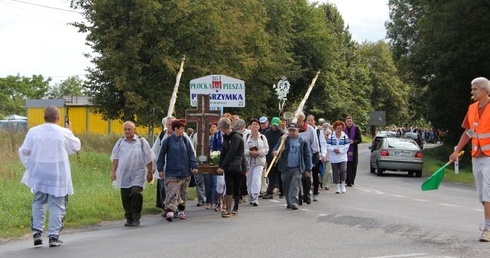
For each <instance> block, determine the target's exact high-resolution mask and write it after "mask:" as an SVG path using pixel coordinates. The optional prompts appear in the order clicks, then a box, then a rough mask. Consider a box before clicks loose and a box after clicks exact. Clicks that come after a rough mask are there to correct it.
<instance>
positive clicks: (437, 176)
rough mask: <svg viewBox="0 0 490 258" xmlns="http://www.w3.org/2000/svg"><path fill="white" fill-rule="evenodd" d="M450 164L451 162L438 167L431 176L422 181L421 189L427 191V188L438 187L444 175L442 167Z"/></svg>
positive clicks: (434, 188) (433, 188)
mask: <svg viewBox="0 0 490 258" xmlns="http://www.w3.org/2000/svg"><path fill="white" fill-rule="evenodd" d="M449 164H451V162H448V163H446V164H445V165H444V166H442V167H441V168H439V169H438V170H437V171H436V172H434V174H432V176H430V177H429V178H427V179H426V180H425V181H424V182H423V183H422V186H421V188H422V191H429V190H436V189H438V188H439V185H440V184H441V182H442V178H443V177H444V169H445V168H446V167H447V166H448V165H449Z"/></svg>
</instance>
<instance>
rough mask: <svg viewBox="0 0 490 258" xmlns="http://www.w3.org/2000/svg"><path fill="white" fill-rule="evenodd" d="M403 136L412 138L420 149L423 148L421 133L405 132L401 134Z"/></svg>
mask: <svg viewBox="0 0 490 258" xmlns="http://www.w3.org/2000/svg"><path fill="white" fill-rule="evenodd" d="M403 138H407V139H412V140H414V141H415V142H416V143H417V144H418V145H419V147H420V148H421V149H423V148H424V141H423V140H422V135H420V134H419V133H412V132H406V133H405V134H404V135H403Z"/></svg>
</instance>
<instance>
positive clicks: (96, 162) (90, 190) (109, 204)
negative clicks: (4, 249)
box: [0, 133, 196, 242]
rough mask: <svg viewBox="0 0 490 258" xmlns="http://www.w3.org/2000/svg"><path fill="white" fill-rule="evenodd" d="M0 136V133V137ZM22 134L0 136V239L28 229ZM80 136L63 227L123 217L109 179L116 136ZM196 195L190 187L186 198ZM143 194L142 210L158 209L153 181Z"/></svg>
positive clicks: (28, 201) (28, 194)
mask: <svg viewBox="0 0 490 258" xmlns="http://www.w3.org/2000/svg"><path fill="white" fill-rule="evenodd" d="M2 136H3V135H2V133H0V139H2V138H3V137H2ZM6 137H9V136H6ZM23 137H24V135H19V136H18V138H16V139H15V145H14V146H12V142H14V140H5V138H3V139H4V140H0V157H2V161H3V162H2V163H3V164H4V165H3V166H2V167H0V191H1V193H2V200H1V201H0V229H1V230H0V239H3V241H5V240H7V239H8V238H13V237H20V236H24V235H26V234H28V233H30V232H31V229H30V218H31V203H32V193H31V192H30V189H29V188H28V187H27V186H25V185H24V184H22V183H21V182H20V180H21V178H22V175H23V173H24V168H23V166H22V164H21V162H20V161H19V158H18V156H17V149H18V148H19V147H20V145H21V144H22V141H23ZM80 138H81V140H82V151H81V152H80V159H77V157H76V155H72V156H70V163H71V168H72V178H73V187H74V191H75V193H74V194H73V195H70V196H69V198H68V209H67V214H66V219H65V228H83V227H86V226H93V225H97V224H99V223H100V222H102V221H110V220H120V219H124V210H123V208H122V204H121V197H120V192H119V189H115V188H114V187H113V186H112V181H111V179H110V171H111V161H110V152H111V150H112V146H113V145H114V143H115V142H116V141H117V138H119V136H94V135H92V136H88V135H86V136H80ZM4 144H6V145H4ZM195 196H196V195H195V188H189V199H191V200H192V199H194V198H195ZM143 198H144V202H143V213H145V214H155V213H159V212H160V209H158V208H156V207H155V204H156V184H155V185H150V184H147V185H146V188H145V190H144V191H143ZM0 242H2V241H0Z"/></svg>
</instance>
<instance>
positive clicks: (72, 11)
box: [10, 0, 82, 14]
mask: <svg viewBox="0 0 490 258" xmlns="http://www.w3.org/2000/svg"><path fill="white" fill-rule="evenodd" d="M10 1H12V2H17V3H22V4H30V5H34V6H39V7H44V8H48V9H53V10H58V11H64V12H71V13H79V14H82V13H81V12H78V11H75V10H68V9H63V8H58V7H53V6H47V5H42V4H35V3H30V2H25V1H20V0H10Z"/></svg>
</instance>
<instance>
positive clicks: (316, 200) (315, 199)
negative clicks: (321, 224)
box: [313, 194, 318, 202]
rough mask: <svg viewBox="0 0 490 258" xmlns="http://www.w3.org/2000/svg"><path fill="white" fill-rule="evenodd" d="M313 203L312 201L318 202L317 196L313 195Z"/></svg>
mask: <svg viewBox="0 0 490 258" xmlns="http://www.w3.org/2000/svg"><path fill="white" fill-rule="evenodd" d="M313 201H314V202H318V195H317V194H314V195H313Z"/></svg>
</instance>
